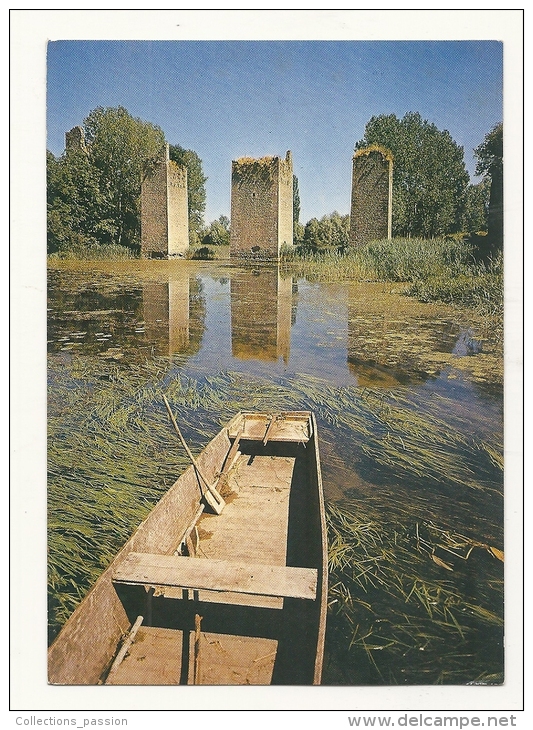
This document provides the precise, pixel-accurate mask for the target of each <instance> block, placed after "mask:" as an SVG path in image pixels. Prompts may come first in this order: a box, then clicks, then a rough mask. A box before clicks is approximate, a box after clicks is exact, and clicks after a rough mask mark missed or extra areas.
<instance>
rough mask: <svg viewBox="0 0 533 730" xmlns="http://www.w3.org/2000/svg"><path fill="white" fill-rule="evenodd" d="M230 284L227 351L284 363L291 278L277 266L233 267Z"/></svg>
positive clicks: (288, 336) (242, 357)
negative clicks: (235, 269) (229, 343)
mask: <svg viewBox="0 0 533 730" xmlns="http://www.w3.org/2000/svg"><path fill="white" fill-rule="evenodd" d="M230 288H231V352H232V355H233V357H235V358H238V359H239V360H250V359H253V360H262V361H266V362H277V361H278V360H279V359H280V358H282V359H283V362H284V363H285V364H287V363H288V362H289V357H290V348H291V325H292V324H293V321H294V317H295V310H294V309H293V280H292V278H290V277H289V278H282V277H281V275H280V272H279V268H277V267H276V268H271V267H262V268H260V269H257V268H254V269H241V270H239V271H236V272H235V273H234V274H233V276H232V278H231V283H230Z"/></svg>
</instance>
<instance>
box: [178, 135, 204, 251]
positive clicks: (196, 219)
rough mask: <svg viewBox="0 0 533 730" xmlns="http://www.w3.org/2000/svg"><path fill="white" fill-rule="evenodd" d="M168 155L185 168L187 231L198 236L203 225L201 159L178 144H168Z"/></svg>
mask: <svg viewBox="0 0 533 730" xmlns="http://www.w3.org/2000/svg"><path fill="white" fill-rule="evenodd" d="M169 156H170V159H171V160H173V161H174V162H177V163H178V164H179V165H183V166H184V167H186V168H187V195H188V204H189V232H190V233H191V234H193V235H194V236H196V237H197V236H198V234H199V233H200V229H201V228H202V225H203V220H204V211H205V200H206V193H205V183H206V180H207V177H206V176H205V175H204V173H203V169H202V160H201V159H200V158H199V157H198V155H197V154H196V152H194V151H193V150H186V149H184V148H183V147H180V145H177V144H171V145H169Z"/></svg>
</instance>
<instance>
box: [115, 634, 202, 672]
mask: <svg viewBox="0 0 533 730" xmlns="http://www.w3.org/2000/svg"><path fill="white" fill-rule="evenodd" d="M185 640H186V641H188V634H187V635H186V639H185ZM182 649H183V632H182V631H178V630H175V629H163V628H158V627H153V628H152V627H149V626H141V628H140V629H139V631H138V632H137V636H136V638H135V641H134V642H133V643H132V644H131V645H130V646H129V647H128V652H127V654H126V656H125V657H124V659H123V660H122V662H121V663H120V665H118V666H117V668H116V669H115V671H114V672H113V673H112V674H110V675H109V676H108V678H107V679H106V682H105V684H110V685H176V684H179V683H180V677H181V674H182V658H183V656H182V655H183V651H182Z"/></svg>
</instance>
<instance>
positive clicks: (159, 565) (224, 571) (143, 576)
mask: <svg viewBox="0 0 533 730" xmlns="http://www.w3.org/2000/svg"><path fill="white" fill-rule="evenodd" d="M317 577H318V574H317V570H316V569H315V568H295V567H292V566H281V565H250V564H249V563H234V562H229V561H226V560H206V559H205V558H184V557H181V556H178V555H154V554H150V553H130V554H129V555H128V556H127V557H126V559H125V560H124V562H122V563H121V564H120V565H119V566H118V567H117V568H116V569H115V572H114V575H113V580H114V581H115V582H116V583H128V584H133V585H139V584H140V585H150V586H174V587H179V588H189V589H193V590H194V589H196V590H210V591H229V592H233V593H246V594H251V595H256V596H257V595H259V596H278V597H286V598H303V599H309V600H314V599H315V597H316V587H317Z"/></svg>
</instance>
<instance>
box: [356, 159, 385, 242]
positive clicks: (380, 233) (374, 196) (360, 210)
mask: <svg viewBox="0 0 533 730" xmlns="http://www.w3.org/2000/svg"><path fill="white" fill-rule="evenodd" d="M392 165H393V162H392V153H391V152H390V151H389V150H387V149H385V148H384V147H378V146H377V145H372V146H370V147H366V148H365V149H361V150H357V151H356V152H355V154H354V156H353V174H352V205H351V215H350V245H351V246H362V245H364V244H365V243H368V242H369V241H375V240H379V239H383V238H392Z"/></svg>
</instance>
